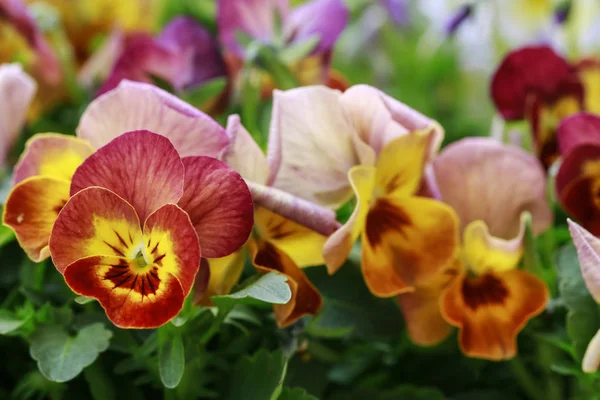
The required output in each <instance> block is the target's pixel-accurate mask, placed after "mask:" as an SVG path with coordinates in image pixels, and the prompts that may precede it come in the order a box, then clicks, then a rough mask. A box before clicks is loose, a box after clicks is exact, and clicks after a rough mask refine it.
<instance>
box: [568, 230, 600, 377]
mask: <svg viewBox="0 0 600 400" xmlns="http://www.w3.org/2000/svg"><path fill="white" fill-rule="evenodd" d="M568 223H569V231H570V232H571V237H572V238H573V243H574V244H575V248H576V249H577V257H578V258H579V265H580V268H581V275H582V276H583V280H584V282H585V285H586V287H587V289H588V291H589V292H590V295H591V296H592V297H593V298H594V300H595V301H596V302H597V303H600V270H599V267H600V239H598V238H597V237H595V236H594V235H593V234H592V233H590V232H589V231H587V230H586V229H585V228H583V227H581V226H580V225H578V224H577V223H575V222H573V221H571V220H568ZM598 366H600V330H598V332H597V333H596V335H594V337H593V338H592V340H591V341H590V343H589V345H588V348H587V350H586V351H585V354H584V357H583V360H582V365H581V367H582V370H583V372H588V373H593V372H596V371H597V370H598Z"/></svg>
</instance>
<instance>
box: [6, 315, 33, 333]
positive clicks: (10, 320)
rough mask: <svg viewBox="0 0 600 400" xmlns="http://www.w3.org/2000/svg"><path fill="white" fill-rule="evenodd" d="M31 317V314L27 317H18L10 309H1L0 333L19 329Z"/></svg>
mask: <svg viewBox="0 0 600 400" xmlns="http://www.w3.org/2000/svg"><path fill="white" fill-rule="evenodd" d="M30 317H31V315H30V316H29V317H26V318H18V317H17V316H16V315H13V314H12V313H10V312H8V311H5V310H0V335H6V334H7V333H10V332H13V331H15V330H17V329H19V328H20V327H21V326H23V324H24V323H25V322H27V320H28V319H29V318H30Z"/></svg>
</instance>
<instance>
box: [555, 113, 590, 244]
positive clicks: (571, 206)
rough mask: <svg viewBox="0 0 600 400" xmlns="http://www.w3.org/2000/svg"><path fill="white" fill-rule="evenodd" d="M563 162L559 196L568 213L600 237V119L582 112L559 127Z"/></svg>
mask: <svg viewBox="0 0 600 400" xmlns="http://www.w3.org/2000/svg"><path fill="white" fill-rule="evenodd" d="M558 142H559V145H560V150H561V153H562V154H563V159H562V162H561V164H560V167H559V170H558V173H557V175H556V193H557V194H558V198H559V201H560V203H561V205H562V206H563V208H564V209H565V211H566V212H567V213H568V214H570V215H572V216H573V217H574V218H576V219H577V220H578V221H580V222H581V223H582V224H583V226H584V227H585V228H586V229H588V230H589V231H590V232H592V233H593V234H594V235H600V116H598V115H595V114H589V113H578V114H575V115H573V116H571V117H569V118H567V119H565V120H564V121H563V122H562V123H561V124H560V126H559V128H558Z"/></svg>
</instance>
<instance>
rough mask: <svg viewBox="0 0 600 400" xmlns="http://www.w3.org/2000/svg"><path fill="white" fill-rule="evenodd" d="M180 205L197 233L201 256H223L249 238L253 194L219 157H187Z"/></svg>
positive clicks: (251, 222)
mask: <svg viewBox="0 0 600 400" xmlns="http://www.w3.org/2000/svg"><path fill="white" fill-rule="evenodd" d="M183 165H184V166H185V189H184V193H183V196H182V197H181V200H180V201H179V206H180V207H181V208H183V209H184V210H185V211H186V212H187V213H188V215H189V216H190V219H191V221H192V224H193V225H194V227H195V228H196V232H197V233H198V240H199V241H200V249H201V250H202V257H206V258H219V257H225V256H227V255H229V254H231V253H233V252H234V251H236V250H237V249H239V248H240V247H241V246H242V245H243V244H244V243H245V242H246V240H247V239H248V236H249V235H250V232H251V230H252V225H253V223H254V219H253V205H252V197H251V196H250V192H249V191H248V187H247V186H246V183H244V180H243V179H242V177H241V176H240V175H239V174H238V173H237V172H235V171H234V170H233V169H232V168H231V167H229V166H228V165H227V164H225V163H224V162H222V161H219V160H217V159H214V158H210V157H186V158H184V159H183Z"/></svg>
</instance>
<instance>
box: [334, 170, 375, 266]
mask: <svg viewBox="0 0 600 400" xmlns="http://www.w3.org/2000/svg"><path fill="white" fill-rule="evenodd" d="M375 173H376V170H375V168H374V167H372V166H364V165H357V166H355V167H352V169H350V171H348V181H349V182H350V185H351V186H352V190H353V191H354V194H355V196H356V205H355V206H354V210H353V211H352V215H350V218H348V221H346V223H345V224H344V225H343V226H342V227H341V228H339V229H338V230H337V231H335V232H334V233H333V234H332V235H331V236H329V238H328V239H327V241H326V242H325V245H324V247H323V258H324V259H325V264H326V265H327V272H329V274H330V275H333V274H334V273H335V272H336V271H337V270H338V269H339V268H340V267H341V266H342V265H343V264H344V262H345V261H346V259H347V258H348V255H349V254H350V251H351V250H352V246H353V245H354V242H356V239H358V238H359V236H360V234H361V233H362V231H363V230H364V228H365V223H366V220H367V213H368V212H369V204H370V202H371V199H372V198H373V190H374V189H375Z"/></svg>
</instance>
